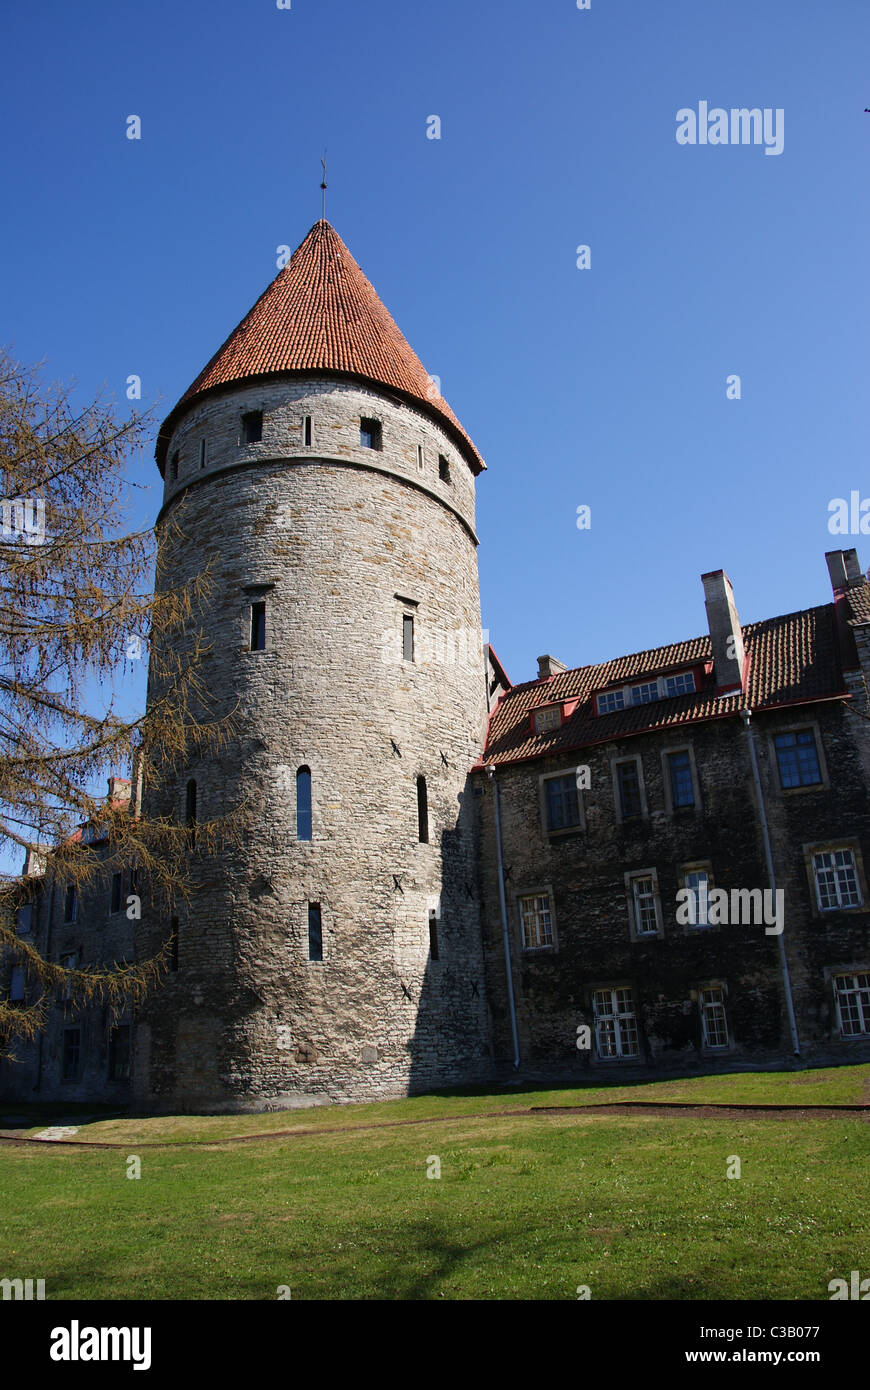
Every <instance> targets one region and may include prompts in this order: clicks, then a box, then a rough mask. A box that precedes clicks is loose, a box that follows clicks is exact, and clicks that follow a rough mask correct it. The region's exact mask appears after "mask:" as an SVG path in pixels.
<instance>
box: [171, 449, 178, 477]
mask: <svg viewBox="0 0 870 1390" xmlns="http://www.w3.org/2000/svg"><path fill="white" fill-rule="evenodd" d="M172 476H173V478H177V477H178V450H177V449H176V451H175V453H174V454H173V455H172Z"/></svg>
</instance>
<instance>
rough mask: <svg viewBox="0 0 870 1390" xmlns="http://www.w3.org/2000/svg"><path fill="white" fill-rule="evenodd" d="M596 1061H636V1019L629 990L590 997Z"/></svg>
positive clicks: (603, 991) (595, 993) (600, 992)
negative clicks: (612, 1059) (613, 1058)
mask: <svg viewBox="0 0 870 1390" xmlns="http://www.w3.org/2000/svg"><path fill="white" fill-rule="evenodd" d="M592 1011H593V1014H594V1017H595V1043H596V1046H597V1048H598V1055H599V1057H637V1056H638V1053H639V1051H640V1049H639V1046H638V1032H637V1015H636V1014H635V1011H634V1000H633V998H632V994H631V990H630V989H596V990H594V991H593V994H592Z"/></svg>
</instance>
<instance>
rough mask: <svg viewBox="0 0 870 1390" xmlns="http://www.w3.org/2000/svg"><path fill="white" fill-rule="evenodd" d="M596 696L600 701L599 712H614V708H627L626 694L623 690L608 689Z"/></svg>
mask: <svg viewBox="0 0 870 1390" xmlns="http://www.w3.org/2000/svg"><path fill="white" fill-rule="evenodd" d="M595 698H596V700H597V701H598V713H599V714H612V713H613V711H614V710H617V709H625V696H624V695H623V693H622V691H621V690H607V691H605V693H604V694H603V695H596V697H595Z"/></svg>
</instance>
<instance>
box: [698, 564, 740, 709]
mask: <svg viewBox="0 0 870 1390" xmlns="http://www.w3.org/2000/svg"><path fill="white" fill-rule="evenodd" d="M701 583H702V584H703V585H704V606H705V608H706V609H707V622H708V624H709V626H710V638H711V640H712V643H713V675H714V677H715V680H716V688H717V694H724V693H726V692H730V691H736V690H742V689H743V673H744V671H745V669H746V653H745V651H744V649H743V630H742V628H741V627H740V619H739V618H738V616H737V608H736V606H735V603H734V590H733V589H732V588H731V580H730V579H729V578H728V576H727V574H726V573H725V571H724V570H712V571H711V572H710V573H709V574H702V575H701Z"/></svg>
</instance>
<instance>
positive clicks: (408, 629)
mask: <svg viewBox="0 0 870 1390" xmlns="http://www.w3.org/2000/svg"><path fill="white" fill-rule="evenodd" d="M402 656H403V658H404V659H405V661H413V660H414V615H413V613H403V614H402Z"/></svg>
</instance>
